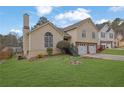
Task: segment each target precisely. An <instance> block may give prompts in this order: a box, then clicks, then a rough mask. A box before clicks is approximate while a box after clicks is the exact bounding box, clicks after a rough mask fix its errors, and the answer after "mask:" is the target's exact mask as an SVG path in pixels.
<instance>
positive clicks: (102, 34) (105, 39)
mask: <svg viewBox="0 0 124 93" xmlns="http://www.w3.org/2000/svg"><path fill="white" fill-rule="evenodd" d="M96 26H97V28H98V29H99V32H98V38H99V41H98V47H100V46H101V47H103V48H114V47H115V33H114V30H113V29H112V28H111V27H110V26H109V25H108V24H102V25H96Z"/></svg>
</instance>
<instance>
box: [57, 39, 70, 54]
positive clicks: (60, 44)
mask: <svg viewBox="0 0 124 93" xmlns="http://www.w3.org/2000/svg"><path fill="white" fill-rule="evenodd" d="M56 47H57V48H59V49H61V52H62V53H65V50H66V49H68V48H69V47H70V42H69V41H65V40H62V41H59V42H58V43H57V45H56Z"/></svg>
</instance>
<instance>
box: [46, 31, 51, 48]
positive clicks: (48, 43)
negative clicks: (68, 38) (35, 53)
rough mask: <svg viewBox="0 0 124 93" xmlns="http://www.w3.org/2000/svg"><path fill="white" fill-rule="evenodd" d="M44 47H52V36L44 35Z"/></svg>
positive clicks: (49, 34)
mask: <svg viewBox="0 0 124 93" xmlns="http://www.w3.org/2000/svg"><path fill="white" fill-rule="evenodd" d="M44 42H45V47H53V35H52V34H51V33H50V32H46V33H45V35H44Z"/></svg>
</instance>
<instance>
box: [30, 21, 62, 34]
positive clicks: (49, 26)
mask: <svg viewBox="0 0 124 93" xmlns="http://www.w3.org/2000/svg"><path fill="white" fill-rule="evenodd" d="M45 28H46V29H48V30H50V29H52V30H53V29H54V30H55V31H56V32H57V33H59V34H60V35H62V36H63V34H64V33H63V32H62V31H60V30H59V29H58V28H57V27H56V26H54V25H53V24H52V23H50V22H47V23H45V24H43V25H41V26H39V27H37V28H35V29H34V30H33V31H32V32H30V33H29V34H33V33H34V32H37V31H39V29H40V30H42V29H45Z"/></svg>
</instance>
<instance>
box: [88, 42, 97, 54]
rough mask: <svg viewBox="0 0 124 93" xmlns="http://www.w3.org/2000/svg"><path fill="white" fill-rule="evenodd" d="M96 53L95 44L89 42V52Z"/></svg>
mask: <svg viewBox="0 0 124 93" xmlns="http://www.w3.org/2000/svg"><path fill="white" fill-rule="evenodd" d="M95 53H96V45H95V44H90V45H89V54H95Z"/></svg>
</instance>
